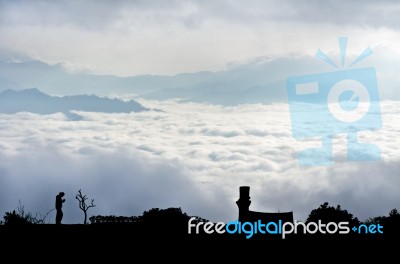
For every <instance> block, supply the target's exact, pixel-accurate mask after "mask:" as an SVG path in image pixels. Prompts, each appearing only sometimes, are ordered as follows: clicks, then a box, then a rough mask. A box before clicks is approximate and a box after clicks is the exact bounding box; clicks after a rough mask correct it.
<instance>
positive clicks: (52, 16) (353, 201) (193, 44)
mask: <svg viewBox="0 0 400 264" xmlns="http://www.w3.org/2000/svg"><path fill="white" fill-rule="evenodd" d="M399 9H400V3H398V1H358V0H357V1H338V0H336V1H316V0H310V1H294V0H293V1H289V0H277V1H272V0H271V1H118V0H117V1H40V0H39V1H18V0H17V1H2V0H0V58H1V60H3V61H14V62H18V61H21V60H27V59H35V60H40V61H43V62H45V63H48V64H59V63H60V64H62V65H64V67H65V68H66V69H67V70H68V71H70V72H71V73H82V72H84V73H92V74H113V75H118V76H135V75H142V74H150V75H175V74H178V73H183V72H198V71H221V70H225V69H229V68H231V67H235V66H237V65H242V64H243V65H246V63H248V62H249V61H257V58H263V59H269V58H271V59H273V58H277V57H296V56H302V55H312V56H314V55H315V52H316V50H318V49H319V48H321V49H322V50H323V51H324V52H325V53H326V54H328V55H332V56H333V57H335V56H336V57H335V58H338V56H337V55H338V54H339V53H338V52H339V51H338V42H337V38H338V37H339V36H347V37H348V38H349V42H348V45H349V50H348V54H347V55H349V56H357V55H359V54H361V52H362V51H363V50H365V48H366V47H371V48H372V49H373V50H374V54H373V56H374V59H375V61H376V62H379V63H380V65H384V67H383V68H381V69H392V71H389V70H388V73H387V74H386V76H387V78H389V77H390V76H391V74H392V75H393V76H397V74H396V72H395V69H398V66H399V65H397V64H398V61H399V60H398V59H400V51H399V49H398V48H397V47H399V45H400V37H399V28H398V27H399V25H400V23H399V22H400V21H398V20H399V19H400V18H399V16H398V12H399V11H400V10H399ZM371 57H372V56H371ZM396 67H397V68H396ZM43 78H45V76H44V77H43ZM394 80H397V79H394ZM391 85H393V87H394V88H395V87H396V85H397V83H396V82H395V81H392V82H391ZM38 88H39V89H40V87H38ZM394 88H393V89H394ZM137 100H138V101H139V102H140V103H142V105H143V106H145V107H148V108H151V109H160V110H163V111H160V112H158V111H146V112H141V113H130V114H101V113H80V114H81V115H82V116H83V117H84V118H83V120H82V121H78V122H74V121H70V120H67V119H66V117H65V116H64V115H62V114H52V115H42V116H40V115H35V114H31V113H18V114H13V115H7V114H0V215H3V212H5V211H9V210H13V209H15V208H16V207H17V206H18V201H19V200H21V202H22V204H24V205H25V208H26V209H27V210H29V211H32V212H38V213H46V212H48V211H49V210H51V209H52V208H53V206H54V199H55V195H56V194H57V193H58V192H60V191H64V192H65V193H66V196H65V198H66V203H65V205H64V221H65V223H78V222H80V221H82V212H80V211H79V208H78V206H77V201H76V199H75V194H76V193H77V191H78V190H79V189H82V192H83V193H85V194H87V195H88V197H89V198H93V199H95V204H96V207H95V208H91V209H90V210H89V214H91V215H95V214H96V215H97V214H101V215H111V214H114V215H128V216H131V215H140V214H141V213H142V212H143V211H144V210H148V209H150V208H154V207H159V208H167V207H182V210H183V211H185V212H187V213H188V214H189V215H198V216H200V217H203V218H206V219H210V220H212V221H231V220H233V219H235V218H236V217H237V207H236V204H235V202H236V200H237V199H238V198H239V197H238V195H239V186H241V185H249V186H251V190H250V196H251V198H252V204H251V208H252V209H253V210H256V211H268V212H278V211H281V212H282V211H293V212H294V216H295V218H296V219H298V220H303V221H304V220H306V218H307V215H308V213H309V212H310V211H311V210H312V209H314V208H317V207H318V206H319V205H320V204H322V203H324V202H329V203H331V204H332V205H334V206H336V205H337V204H340V205H341V206H342V208H344V209H348V210H349V211H350V212H351V213H353V214H354V215H355V216H357V217H359V219H360V220H365V219H366V218H368V217H373V216H378V215H387V214H388V212H389V211H390V210H391V209H393V208H400V204H399V201H400V193H399V192H398V186H400V182H399V181H400V178H399V169H400V154H399V153H398V151H397V147H398V145H399V143H400V142H399V141H400V140H399V133H400V124H399V123H398V122H397V120H398V119H399V114H400V113H399V110H398V109H399V102H398V101H393V100H390V98H387V100H385V101H382V102H381V109H382V110H381V112H382V122H383V125H382V128H381V129H380V130H379V131H377V132H374V133H369V132H365V133H361V134H360V138H361V139H362V140H364V141H366V142H370V143H374V144H376V145H377V146H379V148H380V149H381V151H382V157H381V160H379V161H373V162H349V161H347V160H346V158H345V157H346V149H345V142H346V137H345V135H337V137H335V138H334V145H333V146H334V149H333V151H334V164H333V165H332V166H324V167H319V166H315V167H314V166H312V167H301V166H299V164H298V160H297V153H298V151H299V150H301V149H304V148H305V147H307V146H309V144H311V145H312V144H314V143H315V142H309V141H306V142H300V141H296V140H295V139H294V138H293V136H292V133H291V122H290V112H289V108H288V105H287V104H284V103H276V104H268V105H264V104H249V105H238V106H229V107H228V106H219V105H211V104H201V103H190V102H187V103H181V102H177V101H175V100H166V101H156V100H154V101H152V100H145V99H140V98H139V99H137ZM49 218H50V219H51V221H53V220H54V212H52V213H51V214H50V215H49Z"/></svg>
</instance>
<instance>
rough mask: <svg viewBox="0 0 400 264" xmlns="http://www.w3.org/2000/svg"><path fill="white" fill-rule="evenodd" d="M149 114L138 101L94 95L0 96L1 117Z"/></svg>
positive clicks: (12, 93)
mask: <svg viewBox="0 0 400 264" xmlns="http://www.w3.org/2000/svg"><path fill="white" fill-rule="evenodd" d="M145 110H149V109H147V108H145V107H143V106H142V105H141V104H139V103H138V102H136V101H133V100H130V101H122V100H118V99H110V98H105V97H98V96H95V95H73V96H62V97H57V96H50V95H47V94H45V93H43V92H41V91H39V90H38V89H36V88H31V89H23V90H11V89H9V90H5V91H3V92H1V93H0V113H6V114H14V113H18V112H31V113H36V114H54V113H58V112H61V113H64V114H65V115H66V116H67V117H68V118H70V119H72V120H80V119H81V116H79V115H78V114H76V113H74V112H73V111H84V112H103V113H130V112H140V111H145Z"/></svg>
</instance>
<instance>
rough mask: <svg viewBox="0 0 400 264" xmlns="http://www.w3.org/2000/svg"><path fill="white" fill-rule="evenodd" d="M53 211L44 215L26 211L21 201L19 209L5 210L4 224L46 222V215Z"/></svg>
mask: <svg viewBox="0 0 400 264" xmlns="http://www.w3.org/2000/svg"><path fill="white" fill-rule="evenodd" d="M51 211H53V210H50V211H49V212H48V213H47V214H45V215H44V216H42V215H37V214H36V215H33V214H32V213H31V212H26V211H25V207H24V206H23V205H22V203H21V201H19V205H18V207H17V211H15V210H13V211H11V212H5V214H4V217H3V218H4V225H27V224H45V220H46V217H47V216H48V214H49V213H50V212H51Z"/></svg>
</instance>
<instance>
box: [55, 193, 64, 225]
mask: <svg viewBox="0 0 400 264" xmlns="http://www.w3.org/2000/svg"><path fill="white" fill-rule="evenodd" d="M64 195H65V193H64V192H60V193H59V194H57V195H56V210H57V213H56V224H57V225H60V224H61V220H62V218H63V212H62V204H63V203H64V202H65V199H63V197H64Z"/></svg>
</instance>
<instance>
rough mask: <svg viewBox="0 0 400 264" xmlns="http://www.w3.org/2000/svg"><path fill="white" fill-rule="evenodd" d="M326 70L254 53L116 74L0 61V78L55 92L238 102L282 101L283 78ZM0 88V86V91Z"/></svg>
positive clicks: (308, 61) (312, 62) (308, 60)
mask: <svg viewBox="0 0 400 264" xmlns="http://www.w3.org/2000/svg"><path fill="white" fill-rule="evenodd" d="M321 70H332V69H331V68H330V67H329V65H328V66H326V65H324V63H321V62H320V61H318V60H317V59H315V58H313V57H311V56H304V57H301V58H277V59H269V58H259V59H258V60H253V61H250V62H248V63H244V64H240V65H235V66H231V67H229V68H228V69H226V70H221V71H216V72H211V71H201V72H194V73H181V74H177V75H172V76H166V75H137V76H129V77H120V76H113V75H94V74H88V73H71V72H68V71H66V70H65V68H64V67H63V66H62V65H61V64H55V65H49V64H46V63H43V62H40V61H25V62H18V63H17V62H0V77H2V78H3V79H6V80H8V82H13V83H14V84H18V85H20V86H22V87H24V88H29V87H38V88H39V89H40V90H41V91H43V92H45V93H49V94H55V95H60V96H64V95H75V94H95V95H98V96H111V95H130V96H131V97H130V98H133V99H135V98H145V99H156V100H164V99H176V98H179V99H181V100H182V101H189V102H199V103H210V104H221V105H238V104H245V103H272V102H287V96H286V87H285V80H286V78H287V77H289V76H292V75H298V74H308V73H315V72H320V71H321ZM4 89H5V87H1V83H0V91H1V90H4Z"/></svg>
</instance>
